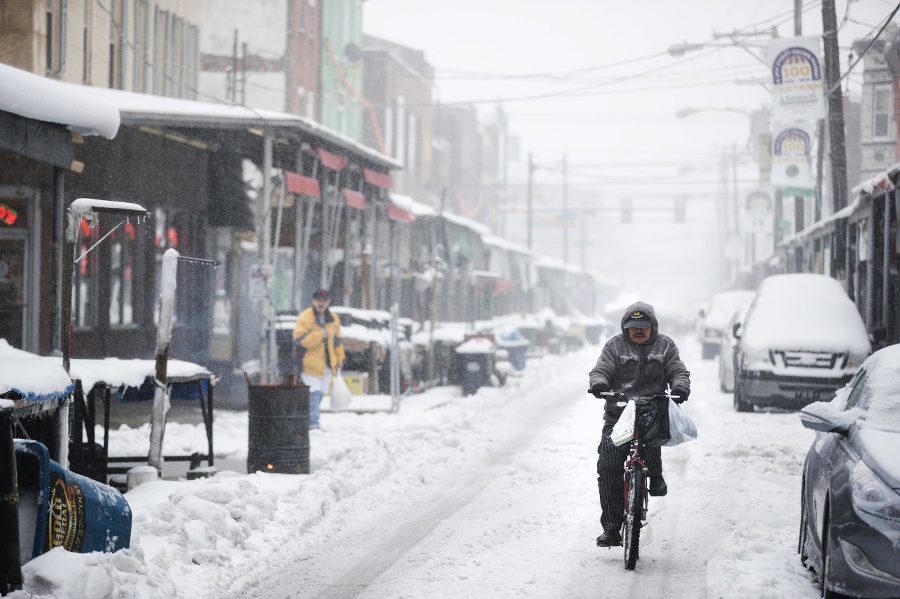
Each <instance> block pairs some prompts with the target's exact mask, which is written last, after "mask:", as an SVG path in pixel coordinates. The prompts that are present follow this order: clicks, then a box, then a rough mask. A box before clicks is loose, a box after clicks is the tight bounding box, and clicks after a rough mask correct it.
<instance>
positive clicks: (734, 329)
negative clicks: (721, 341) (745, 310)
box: [731, 322, 741, 339]
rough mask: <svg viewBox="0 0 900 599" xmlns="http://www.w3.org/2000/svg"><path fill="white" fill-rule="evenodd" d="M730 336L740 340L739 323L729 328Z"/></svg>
mask: <svg viewBox="0 0 900 599" xmlns="http://www.w3.org/2000/svg"><path fill="white" fill-rule="evenodd" d="M731 334H732V335H733V336H734V338H735V339H740V338H741V323H739V322H736V323H734V326H733V327H731Z"/></svg>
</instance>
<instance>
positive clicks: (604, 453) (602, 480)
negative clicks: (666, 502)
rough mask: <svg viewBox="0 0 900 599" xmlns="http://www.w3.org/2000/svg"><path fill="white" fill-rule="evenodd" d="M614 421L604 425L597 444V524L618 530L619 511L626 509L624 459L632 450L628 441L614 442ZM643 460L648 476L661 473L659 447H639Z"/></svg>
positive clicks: (621, 512)
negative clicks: (598, 522) (616, 444)
mask: <svg viewBox="0 0 900 599" xmlns="http://www.w3.org/2000/svg"><path fill="white" fill-rule="evenodd" d="M612 429H613V425H612V424H606V425H604V426H603V437H602V438H601V439H600V445H599V446H597V454H598V455H599V457H598V458H597V487H598V489H599V490H600V509H601V510H603V512H602V513H601V514H600V524H601V525H602V526H603V530H619V528H621V527H622V515H623V514H624V512H625V498H624V494H625V483H624V481H623V477H624V475H625V467H624V465H625V460H626V458H628V452H629V451H631V443H630V442H629V443H623V444H622V445H619V446H618V447H616V446H615V445H613V442H612V439H610V438H609V436H610V434H612ZM642 453H643V455H644V463H646V464H647V469H648V470H650V476H651V477H654V476H662V451H661V448H659V447H644V448H643V449H642Z"/></svg>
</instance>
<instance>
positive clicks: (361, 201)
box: [341, 189, 366, 210]
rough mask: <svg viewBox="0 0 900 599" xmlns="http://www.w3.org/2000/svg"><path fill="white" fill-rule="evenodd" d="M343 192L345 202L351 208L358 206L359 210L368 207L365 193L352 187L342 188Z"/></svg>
mask: <svg viewBox="0 0 900 599" xmlns="http://www.w3.org/2000/svg"><path fill="white" fill-rule="evenodd" d="M341 193H343V194H344V202H346V203H347V205H348V206H350V207H351V208H356V209H357V210H365V209H366V196H364V195H363V194H361V193H359V192H358V191H353V190H352V189H342V190H341Z"/></svg>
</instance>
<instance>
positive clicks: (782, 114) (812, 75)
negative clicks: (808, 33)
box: [767, 37, 825, 123]
mask: <svg viewBox="0 0 900 599" xmlns="http://www.w3.org/2000/svg"><path fill="white" fill-rule="evenodd" d="M767 54H768V63H769V70H770V74H771V78H772V115H773V117H774V120H775V121H778V122H782V123H790V122H795V121H815V120H816V119H822V118H825V97H824V81H825V80H824V73H823V70H822V60H821V59H820V56H821V54H820V52H819V38H818V37H793V38H786V39H774V40H772V41H771V42H769V44H768V52H767Z"/></svg>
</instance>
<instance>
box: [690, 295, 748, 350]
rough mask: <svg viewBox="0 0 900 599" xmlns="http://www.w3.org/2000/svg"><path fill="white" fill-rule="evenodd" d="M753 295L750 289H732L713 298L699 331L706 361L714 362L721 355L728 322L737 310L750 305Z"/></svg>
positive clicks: (698, 334) (699, 338)
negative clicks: (720, 349) (721, 346)
mask: <svg viewBox="0 0 900 599" xmlns="http://www.w3.org/2000/svg"><path fill="white" fill-rule="evenodd" d="M753 295H754V292H753V291H751V290H749V289H732V290H730V291H720V292H719V293H717V294H715V295H714V296H713V297H712V299H711V300H710V302H709V307H708V308H707V309H706V311H705V313H704V315H703V320H702V321H701V323H700V327H699V330H698V331H697V336H698V340H699V341H700V343H701V344H702V345H703V354H702V355H703V359H704V360H712V359H713V358H715V357H716V356H717V355H718V354H719V347H720V345H721V343H722V335H723V334H724V332H725V327H726V326H728V320H729V319H730V318H731V317H732V315H733V314H734V312H735V310H739V309H740V308H742V307H743V306H745V305H747V304H749V303H750V300H752V299H753Z"/></svg>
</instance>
